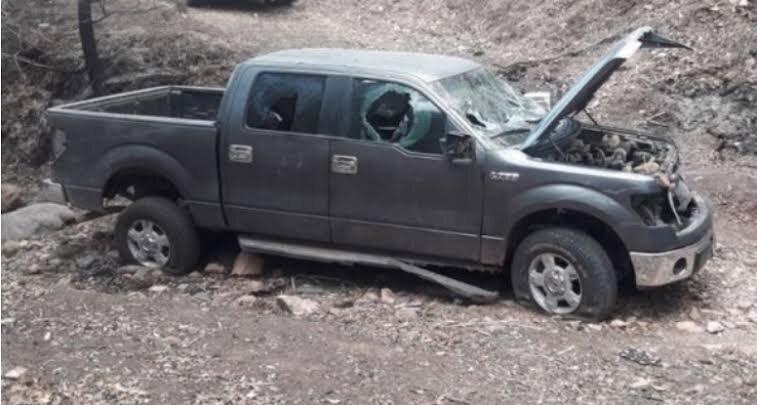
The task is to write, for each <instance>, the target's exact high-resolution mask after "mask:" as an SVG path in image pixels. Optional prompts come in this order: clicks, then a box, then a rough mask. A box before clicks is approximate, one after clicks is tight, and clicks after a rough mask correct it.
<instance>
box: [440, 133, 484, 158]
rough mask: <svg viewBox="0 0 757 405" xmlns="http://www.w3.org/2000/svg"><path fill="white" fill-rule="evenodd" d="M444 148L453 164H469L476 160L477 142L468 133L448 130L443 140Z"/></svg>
mask: <svg viewBox="0 0 757 405" xmlns="http://www.w3.org/2000/svg"><path fill="white" fill-rule="evenodd" d="M442 150H444V154H445V155H447V159H449V160H450V162H451V163H452V164H453V165H468V164H471V163H473V161H474V160H476V142H475V141H474V139H473V137H472V136H470V135H467V134H463V133H460V132H456V131H450V132H447V136H446V137H445V138H444V139H443V140H442Z"/></svg>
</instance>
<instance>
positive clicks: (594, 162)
mask: <svg viewBox="0 0 757 405" xmlns="http://www.w3.org/2000/svg"><path fill="white" fill-rule="evenodd" d="M652 47H683V45H680V44H678V43H675V42H673V41H670V40H667V39H665V38H662V37H660V36H658V35H656V34H655V33H654V32H653V31H652V30H651V29H650V28H646V27H645V28H640V29H638V30H636V31H634V32H632V33H630V34H629V35H628V36H626V37H625V38H623V39H622V40H621V41H619V42H618V43H617V44H615V45H614V46H613V47H612V48H611V49H610V50H609V52H608V53H607V54H606V55H605V56H604V57H602V58H601V59H600V60H599V61H598V62H597V63H596V64H594V65H593V66H591V67H590V69H589V70H588V71H587V72H586V73H584V74H583V76H581V77H580V78H579V79H578V80H577V81H576V82H575V84H574V85H573V86H572V87H571V88H570V89H568V90H567V91H566V92H565V93H564V95H563V97H561V99H560V100H559V101H558V102H557V103H555V105H554V106H553V107H551V108H549V111H547V109H545V108H543V107H540V106H539V105H537V104H536V103H535V102H533V101H532V100H531V99H529V98H527V97H524V95H522V94H520V93H519V92H517V91H515V90H513V88H511V87H510V86H509V85H507V84H506V83H504V82H502V81H500V80H498V79H497V78H496V77H495V76H493V75H492V74H491V73H489V72H488V71H487V70H486V69H485V68H483V67H482V66H480V65H479V64H477V63H475V62H472V61H469V60H465V59H460V58H455V57H447V56H436V55H426V54H415V53H400V52H381V51H358V50H342V49H300V50H287V51H281V52H275V53H272V54H268V55H264V56H260V57H256V58H254V59H251V60H248V61H246V62H244V63H242V64H240V65H239V66H238V67H237V68H236V69H235V71H234V73H233V75H232V76H231V79H230V80H229V82H228V85H227V86H226V88H225V89H220V88H219V89H215V88H198V87H183V86H169V87H158V88H152V89H146V90H141V91H135V92H130V93H124V94H118V95H113V96H108V97H102V98H96V99H91V100H87V101H82V102H77V103H72V104H68V105H62V106H59V107H55V108H51V109H50V110H49V111H48V114H49V121H50V123H51V125H52V127H53V128H55V130H56V134H55V136H54V139H55V141H54V148H53V149H54V151H55V155H56V156H55V162H54V166H53V169H54V176H53V179H52V181H51V182H50V183H49V184H50V186H51V187H54V188H56V189H59V190H60V194H61V196H62V198H65V201H67V202H68V203H70V204H72V205H74V206H77V207H80V208H83V209H86V210H93V211H98V210H99V211H102V210H105V209H106V207H107V206H108V204H109V201H112V199H113V198H114V197H116V196H122V197H126V198H128V199H130V200H132V201H133V203H131V204H129V205H128V206H127V207H126V208H125V209H124V210H123V211H122V212H121V213H120V216H119V219H118V222H117V225H116V229H115V240H116V243H117V246H118V249H119V251H120V253H121V255H122V257H123V258H124V259H125V260H128V261H135V262H138V263H141V264H142V265H145V266H153V267H158V268H163V269H164V270H165V271H168V272H171V273H175V274H181V273H185V272H187V271H190V270H192V269H193V268H194V267H195V266H196V265H197V261H198V257H199V254H200V252H201V247H200V245H199V239H198V231H197V228H202V229H213V230H225V231H231V232H235V233H237V234H238V235H239V236H238V238H239V243H240V246H241V248H242V249H243V250H245V251H253V252H262V253H265V254H273V255H285V256H293V257H298V258H305V259H312V260H321V261H330V262H338V263H353V264H354V263H357V264H368V265H377V266H385V267H393V268H399V269H402V270H405V271H410V272H415V273H416V274H418V275H421V276H427V278H430V279H432V280H435V281H439V282H441V283H442V284H444V285H447V286H448V287H450V288H452V289H455V288H458V290H460V291H468V292H470V291H471V290H466V289H465V288H462V287H461V286H463V287H464V286H465V285H464V283H460V282H459V281H456V280H450V279H449V278H448V277H445V276H442V275H438V274H436V273H432V272H431V271H430V270H429V266H431V268H434V266H452V267H458V268H465V269H470V270H484V271H496V272H503V273H504V274H509V275H510V277H511V281H512V287H513V290H514V294H515V296H516V298H517V299H518V300H519V301H523V302H528V303H532V304H536V305H537V306H538V307H540V308H541V309H543V310H544V311H546V312H548V313H551V314H560V315H570V316H576V317H581V318H588V319H601V318H603V317H606V316H607V315H608V314H609V313H610V312H611V311H612V309H613V306H614V304H615V300H616V295H617V291H618V285H619V283H621V281H628V282H631V283H634V284H635V285H636V286H638V287H655V286H660V285H664V284H668V283H672V282H676V281H679V280H683V279H686V278H688V277H690V276H691V275H692V274H693V273H694V272H696V271H698V270H699V269H700V268H701V267H702V266H703V265H704V263H705V262H706V261H707V260H708V258H709V257H710V256H711V253H712V249H713V240H714V235H713V225H712V213H711V208H710V206H709V205H708V204H707V203H706V202H705V201H704V200H703V199H702V198H701V197H699V196H698V195H697V194H695V193H693V192H691V191H690V190H689V189H688V187H687V185H686V183H685V182H684V178H683V176H682V175H681V174H680V173H679V159H678V152H677V148H676V146H675V145H674V143H673V142H672V141H671V140H669V139H667V138H665V137H657V136H652V135H650V134H644V133H640V132H637V131H632V130H627V129H619V128H612V127H608V126H603V125H599V124H597V123H596V122H595V121H594V119H593V118H591V115H590V114H589V113H588V112H586V116H587V117H588V119H589V121H588V122H583V121H580V120H579V119H578V117H577V116H578V114H579V113H580V112H582V111H584V112H585V107H586V105H587V104H588V103H589V101H590V100H591V99H592V96H593V94H594V93H595V92H596V91H597V90H598V89H599V87H600V86H602V84H603V83H605V82H606V81H607V80H608V79H609V78H610V76H611V75H612V74H613V73H614V72H615V71H617V70H618V68H619V67H620V65H622V64H623V62H624V61H625V60H626V59H628V58H629V57H630V56H631V55H632V54H634V53H635V52H636V51H637V50H638V49H641V48H652ZM436 276H439V277H441V278H435V277H436ZM440 280H441V281H440ZM473 295H475V294H473ZM483 295H485V294H483Z"/></svg>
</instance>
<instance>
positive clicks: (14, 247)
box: [2, 240, 28, 257]
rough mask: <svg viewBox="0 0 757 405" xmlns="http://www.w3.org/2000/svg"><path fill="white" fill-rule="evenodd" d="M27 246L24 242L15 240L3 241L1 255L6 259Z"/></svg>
mask: <svg viewBox="0 0 757 405" xmlns="http://www.w3.org/2000/svg"><path fill="white" fill-rule="evenodd" d="M27 245H28V243H27V242H26V241H25V240H24V241H17V240H6V241H3V248H2V251H3V255H4V256H6V257H11V256H13V255H15V254H16V253H18V251H19V250H21V249H23V248H25V247H26V246H27Z"/></svg>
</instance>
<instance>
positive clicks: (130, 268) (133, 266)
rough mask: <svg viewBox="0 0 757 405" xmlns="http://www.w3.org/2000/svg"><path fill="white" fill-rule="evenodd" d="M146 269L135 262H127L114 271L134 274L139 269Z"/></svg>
mask: <svg viewBox="0 0 757 405" xmlns="http://www.w3.org/2000/svg"><path fill="white" fill-rule="evenodd" d="M143 269H147V267H143V266H138V265H136V264H127V265H126V266H121V267H119V268H118V269H116V273H118V274H135V273H136V272H138V271H139V270H143Z"/></svg>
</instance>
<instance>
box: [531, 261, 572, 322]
mask: <svg viewBox="0 0 757 405" xmlns="http://www.w3.org/2000/svg"><path fill="white" fill-rule="evenodd" d="M528 285H529V287H530V289H531V296H532V297H533V298H534V301H536V303H537V304H538V305H539V306H540V307H541V308H542V309H543V310H545V311H547V312H549V313H552V314H559V315H565V314H569V313H572V312H573V311H575V310H576V309H578V306H579V305H581V299H582V298H583V286H582V285H581V278H580V277H579V275H578V272H577V271H576V268H575V266H574V265H573V264H572V263H571V262H570V261H569V260H568V259H566V258H565V257H563V256H562V255H560V254H557V253H541V254H539V255H538V256H536V257H535V258H534V259H533V260H532V261H531V264H530V266H529V267H528Z"/></svg>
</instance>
